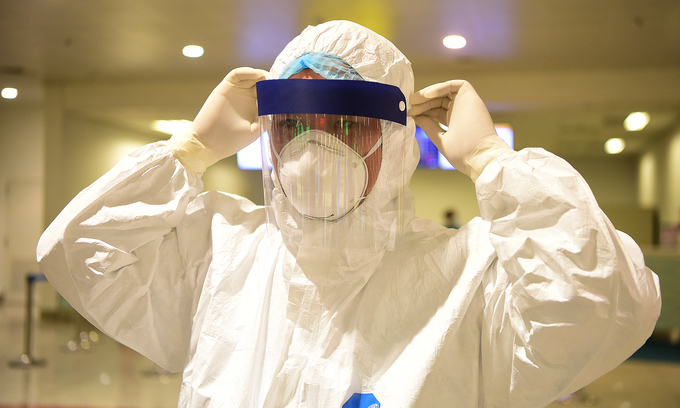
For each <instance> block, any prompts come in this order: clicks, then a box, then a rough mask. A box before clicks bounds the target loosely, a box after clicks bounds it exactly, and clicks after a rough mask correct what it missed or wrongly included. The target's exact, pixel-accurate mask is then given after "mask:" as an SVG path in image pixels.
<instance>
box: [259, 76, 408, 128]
mask: <svg viewBox="0 0 680 408" xmlns="http://www.w3.org/2000/svg"><path fill="white" fill-rule="evenodd" d="M255 86H256V87H257V110H258V115H259V116H263V115H275V114H296V113H312V114H331V115H350V116H364V117H367V118H376V119H384V120H389V121H392V122H395V123H399V124H402V125H406V97H404V94H403V93H402V92H401V90H400V89H399V88H398V87H396V86H393V85H387V84H381V83H378V82H367V81H344V80H337V79H272V80H266V81H259V82H258V83H257V84H256V85H255Z"/></svg>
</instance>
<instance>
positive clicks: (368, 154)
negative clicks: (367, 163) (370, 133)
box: [362, 135, 383, 159]
mask: <svg viewBox="0 0 680 408" xmlns="http://www.w3.org/2000/svg"><path fill="white" fill-rule="evenodd" d="M382 140H383V137H382V135H380V138H379V139H378V141H377V142H375V144H374V145H373V147H371V150H369V151H368V153H366V155H365V156H363V157H362V159H366V158H367V157H368V156H370V155H372V154H373V153H375V151H376V150H378V148H379V147H380V146H381V145H382Z"/></svg>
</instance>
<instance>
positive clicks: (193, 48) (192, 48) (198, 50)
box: [182, 45, 203, 58]
mask: <svg viewBox="0 0 680 408" xmlns="http://www.w3.org/2000/svg"><path fill="white" fill-rule="evenodd" d="M182 54H184V56H185V57H189V58H198V57H201V56H203V47H201V46H200V45H187V46H186V47H184V48H183V49H182Z"/></svg>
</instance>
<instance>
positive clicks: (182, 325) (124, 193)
mask: <svg viewBox="0 0 680 408" xmlns="http://www.w3.org/2000/svg"><path fill="white" fill-rule="evenodd" d="M201 189H202V182H201V180H200V176H199V175H196V174H194V173H192V172H190V171H188V170H186V169H185V168H184V167H183V166H182V165H181V164H180V162H179V161H178V160H177V159H176V158H175V156H173V154H172V153H171V152H170V150H169V149H168V148H167V145H166V142H158V143H154V144H150V145H147V146H145V147H142V148H140V149H138V150H137V151H135V152H133V153H132V154H130V155H128V156H127V157H125V158H124V159H123V160H122V161H121V162H120V163H118V164H117V165H116V166H115V167H114V168H113V169H112V170H110V171H109V172H108V173H106V174H105V175H104V176H102V177H101V178H100V179H99V180H97V181H96V182H95V183H93V184H92V185H91V186H89V187H87V188H86V189H85V190H83V191H82V192H81V193H79V194H78V195H77V196H76V197H75V198H74V199H73V200H72V201H71V202H70V203H69V204H68V205H67V206H66V208H64V210H63V211H62V212H61V213H60V214H59V215H58V216H57V218H56V219H55V220H54V221H53V222H52V224H51V225H50V226H49V227H48V228H47V230H46V231H45V232H44V233H43V235H42V237H41V238H40V241H39V243H38V247H37V258H38V262H39V264H40V267H41V269H42V271H43V272H44V273H45V275H46V276H47V278H48V280H49V281H50V283H51V284H52V285H53V286H54V288H55V289H56V290H57V291H58V292H59V293H60V294H61V295H62V296H63V297H64V298H65V299H66V300H67V301H68V302H69V303H70V304H71V305H72V306H73V307H74V308H75V309H76V310H77V311H78V312H79V313H80V314H82V315H83V316H84V317H85V318H87V319H88V320H89V321H90V322H91V323H93V324H94V325H95V326H96V327H98V328H99V329H100V330H102V331H103V332H104V333H106V334H107V335H109V336H111V337H112V338H114V339H116V340H117V341H119V342H121V343H123V344H125V345H127V346H129V347H131V348H133V349H135V350H136V351H138V352H140V353H141V354H143V355H145V356H147V357H148V358H150V359H151V360H153V361H154V362H156V363H157V364H159V365H160V366H162V367H164V368H165V369H167V370H170V371H179V370H182V368H183V365H184V363H185V359H186V355H187V350H188V347H189V341H190V330H191V319H192V314H193V313H194V309H195V305H194V303H195V301H194V299H195V298H196V293H197V291H198V290H200V289H199V288H198V287H200V285H201V284H202V279H204V277H202V276H199V275H200V274H201V273H204V271H203V272H201V267H197V265H201V259H200V258H202V257H203V258H206V257H208V256H209V255H210V248H209V232H207V228H208V227H209V226H207V227H206V232H205V233H203V234H201V233H200V231H199V230H200V228H201V226H200V225H196V223H194V225H193V226H192V228H193V229H194V231H193V232H198V233H197V234H196V236H195V238H194V239H193V241H192V242H191V244H190V245H184V242H181V241H184V239H183V238H182V236H183V235H182V234H178V233H177V227H178V225H179V224H180V223H186V222H187V220H186V219H185V218H189V216H188V215H186V214H185V213H186V211H187V207H188V206H189V204H190V203H191V202H192V200H194V198H195V197H196V196H197V194H198V193H199V192H200V191H201ZM184 235H186V234H184ZM207 263H209V261H208V262H205V264H207ZM188 264H189V265H190V266H187V265H188ZM203 269H205V268H203Z"/></svg>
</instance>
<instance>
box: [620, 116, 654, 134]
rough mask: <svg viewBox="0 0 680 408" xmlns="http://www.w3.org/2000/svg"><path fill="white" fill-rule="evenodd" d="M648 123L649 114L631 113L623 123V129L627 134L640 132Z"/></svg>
mask: <svg viewBox="0 0 680 408" xmlns="http://www.w3.org/2000/svg"><path fill="white" fill-rule="evenodd" d="M648 123H649V113H647V112H633V113H631V114H630V115H628V117H627V118H626V120H624V121H623V127H624V128H626V130H627V131H629V132H635V131H638V130H642V129H644V128H645V126H647V124H648Z"/></svg>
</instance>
